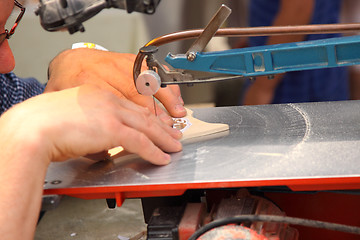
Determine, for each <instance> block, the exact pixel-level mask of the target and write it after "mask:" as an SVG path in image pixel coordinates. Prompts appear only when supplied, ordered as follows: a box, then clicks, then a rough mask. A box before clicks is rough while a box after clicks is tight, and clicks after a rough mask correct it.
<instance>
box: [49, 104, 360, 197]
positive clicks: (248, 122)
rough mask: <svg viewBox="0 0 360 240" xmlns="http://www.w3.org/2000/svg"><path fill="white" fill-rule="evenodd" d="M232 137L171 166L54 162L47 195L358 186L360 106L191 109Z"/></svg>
mask: <svg viewBox="0 0 360 240" xmlns="http://www.w3.org/2000/svg"><path fill="white" fill-rule="evenodd" d="M194 117H196V118H198V119H201V120H203V121H206V122H216V123H227V124H229V126H230V130H229V131H228V132H225V133H222V134H219V135H214V136H212V137H213V138H212V139H199V140H201V141H198V142H193V143H191V142H190V143H184V147H183V151H182V152H179V153H174V154H172V162H171V163H170V164H169V165H167V166H162V167H159V166H154V165H151V164H149V163H147V162H145V161H143V160H142V159H139V158H135V159H130V160H125V161H121V160H115V161H114V162H111V161H100V162H94V161H92V160H89V159H85V158H82V159H74V160H70V161H67V162H62V163H52V164H51V165H50V168H49V170H48V173H47V177H46V183H45V185H44V188H45V194H67V195H71V196H77V197H81V198H86V199H91V198H116V199H117V200H119V201H120V200H121V201H122V199H123V198H132V197H147V196H166V195H177V194H181V193H182V192H183V191H185V190H186V189H192V188H219V187H244V186H245V187H251V186H288V187H289V188H291V189H292V190H328V189H360V161H359V157H360V101H347V102H328V103H306V104H284V105H265V106H249V107H240V106H239V107H224V108H207V109H196V110H194Z"/></svg>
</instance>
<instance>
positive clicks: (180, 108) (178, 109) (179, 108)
mask: <svg viewBox="0 0 360 240" xmlns="http://www.w3.org/2000/svg"><path fill="white" fill-rule="evenodd" d="M175 110H176V111H177V112H186V110H185V108H184V106H183V105H181V104H177V105H175Z"/></svg>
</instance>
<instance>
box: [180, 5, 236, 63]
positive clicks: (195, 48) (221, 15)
mask: <svg viewBox="0 0 360 240" xmlns="http://www.w3.org/2000/svg"><path fill="white" fill-rule="evenodd" d="M230 14H231V9H230V8H228V7H227V6H226V5H224V4H223V5H221V7H220V8H219V10H218V11H217V12H216V14H215V15H214V16H213V18H212V19H211V20H210V22H209V24H208V25H207V26H206V27H205V28H204V30H203V31H202V32H201V34H200V35H199V37H198V38H197V39H196V40H195V42H194V43H193V44H192V45H191V47H190V48H189V50H188V51H187V52H186V56H187V57H188V59H189V60H190V61H193V60H194V58H195V57H196V53H197V52H202V51H203V50H204V49H205V47H206V45H207V44H208V43H209V42H210V40H211V39H212V38H213V36H214V35H215V34H216V32H217V31H218V30H219V28H220V27H221V25H222V24H223V23H224V22H225V20H226V19H227V18H228V17H229V15H230Z"/></svg>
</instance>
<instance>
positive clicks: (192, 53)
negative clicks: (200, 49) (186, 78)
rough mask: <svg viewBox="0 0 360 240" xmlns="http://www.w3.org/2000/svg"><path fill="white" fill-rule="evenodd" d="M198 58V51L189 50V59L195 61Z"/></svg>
mask: <svg viewBox="0 0 360 240" xmlns="http://www.w3.org/2000/svg"><path fill="white" fill-rule="evenodd" d="M195 58H196V53H194V52H189V53H188V55H187V60H189V61H190V62H193V61H194V60H195Z"/></svg>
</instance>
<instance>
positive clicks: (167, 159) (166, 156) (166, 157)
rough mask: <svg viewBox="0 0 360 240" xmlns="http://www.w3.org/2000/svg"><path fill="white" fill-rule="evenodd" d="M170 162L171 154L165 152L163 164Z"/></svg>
mask: <svg viewBox="0 0 360 240" xmlns="http://www.w3.org/2000/svg"><path fill="white" fill-rule="evenodd" d="M170 162H171V156H170V155H169V154H167V153H165V154H164V164H169V163H170Z"/></svg>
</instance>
